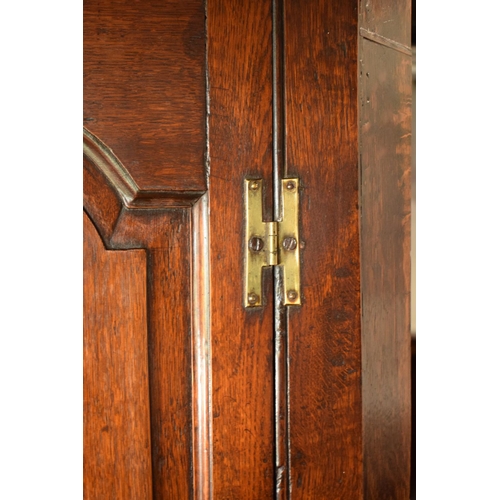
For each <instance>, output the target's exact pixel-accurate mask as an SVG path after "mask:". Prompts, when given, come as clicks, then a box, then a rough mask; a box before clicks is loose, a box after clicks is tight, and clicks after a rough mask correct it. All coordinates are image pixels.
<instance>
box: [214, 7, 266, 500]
mask: <svg viewBox="0 0 500 500" xmlns="http://www.w3.org/2000/svg"><path fill="white" fill-rule="evenodd" d="M271 30H272V11H271V1H270V0H269V1H267V0H266V1H259V2H255V1H253V0H244V1H239V2H234V1H231V2H228V1H225V0H211V1H209V2H208V66H209V75H210V119H209V129H210V165H211V169H210V190H209V197H210V219H209V221H210V265H211V336H212V401H213V410H212V411H213V498H214V499H217V500H224V499H240V500H243V499H255V500H262V499H265V498H273V497H274V461H273V460H274V457H273V452H274V399H273V301H272V293H271V292H272V283H271V280H270V279H269V278H271V275H270V274H268V275H267V279H266V283H265V286H264V290H265V302H266V307H261V308H256V309H254V310H251V311H246V310H245V309H244V307H243V295H242V294H243V280H242V276H243V269H244V268H243V259H242V255H243V248H244V245H245V242H244V241H243V231H242V227H243V226H242V220H243V216H244V211H243V180H244V178H245V177H247V176H248V177H253V178H264V179H266V181H267V186H268V195H269V196H268V197H267V200H268V205H267V206H268V210H269V215H270V210H271V207H272V204H271V196H270V194H271V192H272V188H271V179H272V52H271V48H272V45H271V35H272V32H271Z"/></svg>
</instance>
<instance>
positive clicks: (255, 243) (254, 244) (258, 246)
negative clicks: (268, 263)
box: [248, 236, 264, 252]
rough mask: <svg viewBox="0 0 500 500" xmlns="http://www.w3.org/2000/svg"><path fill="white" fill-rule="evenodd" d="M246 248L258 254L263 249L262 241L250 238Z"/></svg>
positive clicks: (255, 237)
mask: <svg viewBox="0 0 500 500" xmlns="http://www.w3.org/2000/svg"><path fill="white" fill-rule="evenodd" d="M248 248H250V250H252V251H253V252H260V251H261V250H262V249H263V248H264V240H263V239H262V238H257V236H254V237H253V238H250V241H249V242H248Z"/></svg>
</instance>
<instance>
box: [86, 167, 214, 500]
mask: <svg viewBox="0 0 500 500" xmlns="http://www.w3.org/2000/svg"><path fill="white" fill-rule="evenodd" d="M84 164H85V167H86V170H87V174H86V178H87V181H86V183H85V184H84V187H85V189H86V190H87V191H86V193H85V196H84V201H85V209H86V211H87V213H89V214H91V215H92V217H94V218H95V221H96V224H98V225H99V232H100V233H101V234H104V235H107V238H106V245H107V247H108V248H110V249H114V250H115V251H114V252H109V253H110V254H116V255H122V254H124V252H122V251H120V250H132V249H144V250H141V251H140V252H141V255H143V257H144V266H145V267H144V283H143V289H142V291H141V297H140V300H142V301H143V303H144V308H145V311H146V313H147V316H146V320H147V353H146V355H147V361H148V366H149V379H148V380H145V381H143V382H144V384H145V385H144V388H143V389H142V390H145V391H146V394H148V396H149V413H150V423H148V425H150V430H151V446H150V448H149V450H148V454H149V457H150V464H151V465H150V467H151V471H150V475H151V477H152V494H153V496H154V498H157V499H167V498H168V499H170V498H179V499H184V498H185V499H188V498H192V497H193V495H194V477H193V470H194V469H195V468H196V467H197V462H196V458H195V457H194V456H193V450H192V443H193V432H194V430H193V411H195V410H196V411H197V409H198V406H199V405H198V403H196V404H194V403H193V395H194V394H197V393H198V392H199V391H198V389H197V388H193V385H196V383H197V382H196V380H193V377H192V373H193V362H194V358H193V341H194V340H193V336H192V302H191V297H192V293H193V287H192V285H191V278H192V254H191V243H192V225H191V211H190V210H188V209H161V208H159V209H129V208H127V207H125V206H124V205H123V203H122V204H121V209H120V212H119V214H118V216H116V203H117V201H116V200H119V196H118V195H117V193H116V190H115V189H114V188H113V186H112V185H110V182H109V179H107V178H106V177H105V176H104V175H102V172H99V171H98V167H97V166H96V165H94V164H93V163H92V162H91V161H89V160H88V158H87V159H86V161H85V162H84ZM113 196H114V198H113ZM103 197H105V201H103ZM113 200H114V201H113ZM109 228H111V229H110V230H109ZM125 253H127V252H125ZM110 286H113V287H114V286H116V284H115V283H114V281H110ZM93 293H97V292H95V291H94V292H93ZM101 293H106V290H104V291H103V292H101ZM110 308H111V309H113V308H112V305H110ZM87 314H88V315H90V316H92V315H93V314H94V313H93V312H92V311H88V313H87ZM91 328H93V327H91ZM84 363H86V360H84ZM120 363H125V360H120ZM92 369H93V368H92V367H91V368H89V370H92ZM120 369H123V368H120ZM204 383H205V385H206V382H204ZM201 404H208V401H206V400H205V401H203V402H201ZM92 432H93V431H92ZM123 498H142V496H141V495H139V496H126V495H125V496H124V497H123Z"/></svg>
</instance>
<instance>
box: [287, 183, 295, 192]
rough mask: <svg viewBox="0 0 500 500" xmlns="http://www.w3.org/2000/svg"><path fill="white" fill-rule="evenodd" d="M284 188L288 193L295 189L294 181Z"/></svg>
mask: <svg viewBox="0 0 500 500" xmlns="http://www.w3.org/2000/svg"><path fill="white" fill-rule="evenodd" d="M286 188H287V189H288V191H293V190H294V189H295V182H294V181H288V182H287V183H286Z"/></svg>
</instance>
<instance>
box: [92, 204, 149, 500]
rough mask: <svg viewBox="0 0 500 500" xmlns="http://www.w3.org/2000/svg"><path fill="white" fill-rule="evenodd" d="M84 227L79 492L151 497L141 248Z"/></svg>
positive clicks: (143, 256) (104, 496) (102, 496)
mask: <svg viewBox="0 0 500 500" xmlns="http://www.w3.org/2000/svg"><path fill="white" fill-rule="evenodd" d="M83 227H84V246H83V253H84V269H83V281H84V303H83V318H84V336H83V352H84V373H83V377H84V401H83V418H84V441H83V443H84V468H83V474H84V498H85V499H88V500H98V499H99V500H105V499H109V498H124V499H125V498H130V499H132V498H144V499H148V498H152V481H151V480H152V476H151V441H150V425H149V387H148V353H147V306H146V254H145V252H144V250H130V251H127V252H112V251H107V250H106V249H105V248H104V245H103V243H102V241H101V238H100V237H99V235H98V233H97V231H96V229H95V227H94V225H93V224H92V222H91V221H90V219H89V218H88V216H87V215H85V214H84V217H83Z"/></svg>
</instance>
